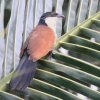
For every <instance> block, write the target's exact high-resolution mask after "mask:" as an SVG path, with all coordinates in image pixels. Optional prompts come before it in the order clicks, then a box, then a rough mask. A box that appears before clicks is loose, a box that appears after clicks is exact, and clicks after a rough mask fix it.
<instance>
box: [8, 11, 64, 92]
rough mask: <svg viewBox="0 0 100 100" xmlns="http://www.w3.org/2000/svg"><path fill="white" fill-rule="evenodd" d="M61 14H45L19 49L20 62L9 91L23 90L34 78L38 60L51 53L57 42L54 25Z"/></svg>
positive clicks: (61, 16)
mask: <svg viewBox="0 0 100 100" xmlns="http://www.w3.org/2000/svg"><path fill="white" fill-rule="evenodd" d="M57 18H64V15H63V14H59V13H56V12H46V13H44V14H43V15H42V16H41V17H40V20H39V23H38V24H37V26H36V27H35V28H34V29H33V30H32V32H31V33H30V34H29V36H28V37H27V39H26V41H25V43H24V44H23V46H22V48H21V53H20V61H19V64H18V66H17V68H16V69H15V71H14V73H13V75H12V78H11V80H10V82H9V87H10V90H20V91H23V90H25V89H26V88H27V87H28V86H29V84H30V82H31V80H32V78H33V77H34V76H35V72H36V68H37V63H38V60H40V59H41V58H42V57H44V56H46V55H47V54H48V53H49V52H50V51H52V49H53V47H54V44H55V42H56V40H57V35H56V32H55V25H56V20H57Z"/></svg>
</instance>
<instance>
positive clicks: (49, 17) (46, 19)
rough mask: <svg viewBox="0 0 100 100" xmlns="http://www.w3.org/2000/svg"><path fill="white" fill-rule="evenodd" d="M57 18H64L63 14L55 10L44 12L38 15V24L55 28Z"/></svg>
mask: <svg viewBox="0 0 100 100" xmlns="http://www.w3.org/2000/svg"><path fill="white" fill-rule="evenodd" d="M57 18H64V15H62V14H58V13H56V12H46V13H44V14H43V15H42V16H41V17H40V21H39V25H41V24H42V25H46V26H48V27H50V28H52V29H53V30H55V26H56V21H57Z"/></svg>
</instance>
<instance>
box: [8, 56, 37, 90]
mask: <svg viewBox="0 0 100 100" xmlns="http://www.w3.org/2000/svg"><path fill="white" fill-rule="evenodd" d="M36 66H37V62H32V61H31V60H29V59H28V56H27V55H25V56H23V57H22V59H21V61H20V62H19V65H18V67H17V69H16V70H15V72H14V75H13V77H12V79H11V81H10V84H9V85H10V89H11V90H24V89H25V88H26V87H27V86H28V85H29V84H30V81H31V80H32V78H33V77H34V75H35V71H36Z"/></svg>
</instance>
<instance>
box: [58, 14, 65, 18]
mask: <svg viewBox="0 0 100 100" xmlns="http://www.w3.org/2000/svg"><path fill="white" fill-rule="evenodd" d="M57 17H58V18H65V16H64V15H62V14H58V15H57Z"/></svg>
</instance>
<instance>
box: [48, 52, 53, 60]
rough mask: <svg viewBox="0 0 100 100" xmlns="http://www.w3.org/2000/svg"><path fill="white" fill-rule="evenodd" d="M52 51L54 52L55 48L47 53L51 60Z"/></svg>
mask: <svg viewBox="0 0 100 100" xmlns="http://www.w3.org/2000/svg"><path fill="white" fill-rule="evenodd" d="M52 52H53V50H51V51H49V53H48V54H47V56H48V58H47V59H48V60H51V58H52Z"/></svg>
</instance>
